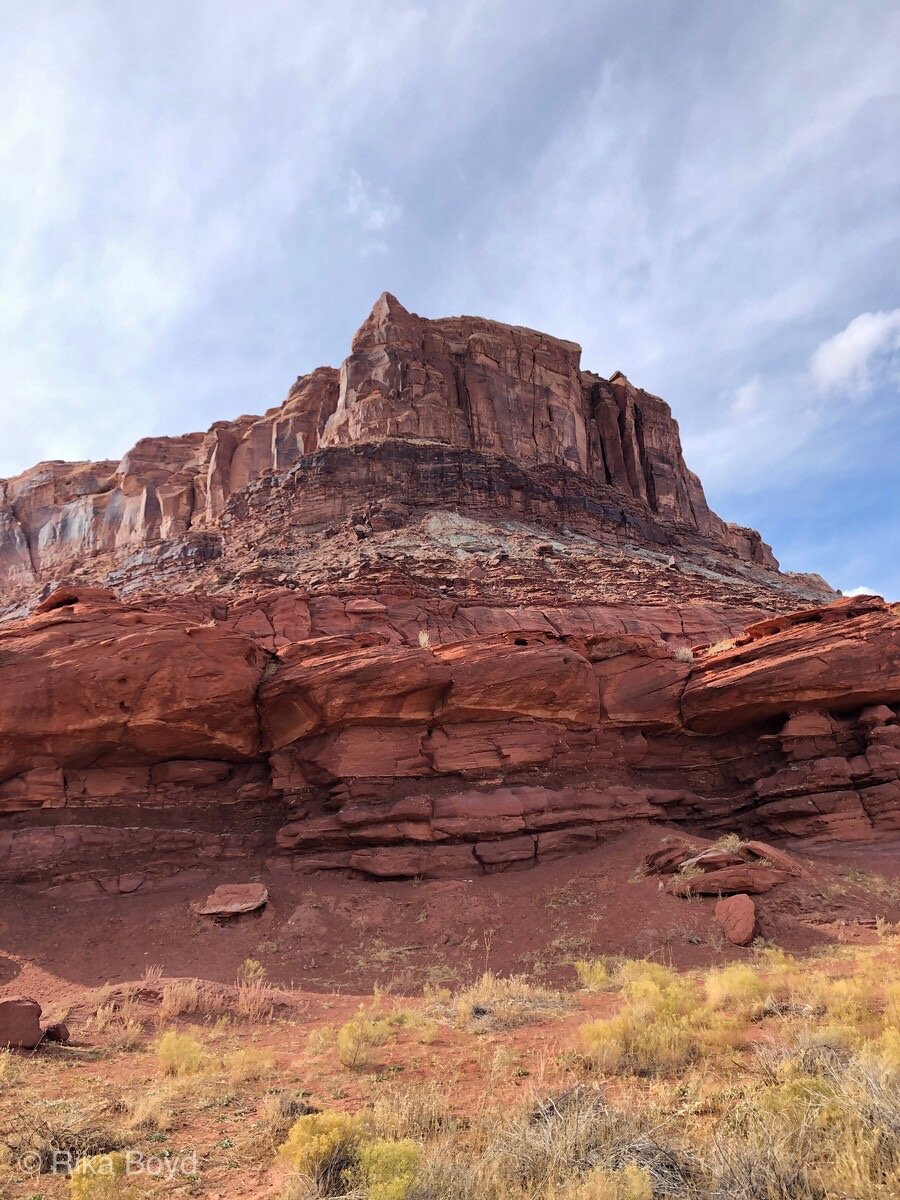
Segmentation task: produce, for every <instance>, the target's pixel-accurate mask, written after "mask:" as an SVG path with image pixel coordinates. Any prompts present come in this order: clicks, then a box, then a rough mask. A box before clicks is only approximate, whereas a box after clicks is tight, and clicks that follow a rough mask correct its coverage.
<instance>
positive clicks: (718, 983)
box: [704, 963, 769, 1013]
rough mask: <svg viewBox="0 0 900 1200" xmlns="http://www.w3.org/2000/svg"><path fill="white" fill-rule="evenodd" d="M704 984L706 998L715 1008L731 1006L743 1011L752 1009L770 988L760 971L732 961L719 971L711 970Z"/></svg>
mask: <svg viewBox="0 0 900 1200" xmlns="http://www.w3.org/2000/svg"><path fill="white" fill-rule="evenodd" d="M704 986H705V988H706V998H707V1000H708V1001H709V1003H710V1004H711V1005H712V1007H713V1008H730V1009H732V1010H733V1011H735V1012H742V1013H743V1012H749V1011H751V1010H752V1009H753V1008H754V1007H755V1006H756V1005H757V1004H758V1003H759V1002H760V1001H761V1000H762V999H763V998H764V997H765V996H766V995H767V994H768V990H769V985H768V983H767V982H766V980H765V979H764V977H763V976H762V975H761V974H760V973H759V971H755V970H754V969H753V967H751V966H748V965H747V964H745V963H732V964H731V965H730V966H727V967H722V968H721V969H720V970H718V971H710V973H709V974H708V975H707V976H706V979H705V980H704Z"/></svg>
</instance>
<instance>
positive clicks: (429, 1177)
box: [0, 929, 900, 1200]
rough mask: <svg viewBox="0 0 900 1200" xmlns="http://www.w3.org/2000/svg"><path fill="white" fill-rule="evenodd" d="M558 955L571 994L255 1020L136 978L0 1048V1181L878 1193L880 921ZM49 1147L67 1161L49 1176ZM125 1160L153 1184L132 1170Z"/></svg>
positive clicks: (599, 1194) (891, 999)
mask: <svg viewBox="0 0 900 1200" xmlns="http://www.w3.org/2000/svg"><path fill="white" fill-rule="evenodd" d="M573 967H574V970H573V988H572V990H571V991H569V992H568V993H565V992H559V991H550V990H548V989H546V988H543V987H541V986H539V985H537V984H535V983H531V982H529V980H528V979H527V978H525V977H523V976H516V977H512V978H509V979H504V978H501V977H498V976H495V975H492V974H486V975H484V976H482V977H481V978H480V979H477V980H476V981H475V982H474V983H472V984H471V985H470V986H468V987H466V988H463V989H462V990H461V991H459V992H458V993H456V994H453V993H450V992H448V991H445V990H437V991H436V990H435V989H434V988H429V989H426V994H425V995H424V996H422V997H409V996H406V997H402V998H401V997H395V996H392V995H391V994H390V992H381V993H378V994H376V995H375V996H373V997H371V998H369V999H363V1000H360V998H359V997H356V998H353V997H340V996H322V997H319V998H318V1000H316V999H315V998H313V997H311V996H310V995H304V997H303V998H302V1000H301V1001H300V1002H298V1005H297V1008H296V1011H294V1012H288V1013H287V1015H278V1016H274V1015H273V1013H272V1010H271V1008H269V1009H268V1010H267V1009H266V1008H265V1006H264V1008H263V1010H262V1011H263V1012H264V1013H265V1014H266V1015H264V1016H262V1017H261V1018H260V1019H259V1020H258V1021H257V1022H256V1023H254V1022H253V1021H251V1020H248V1018H247V1016H246V1015H245V1013H243V1012H242V1011H239V1006H238V1002H237V997H236V993H235V992H234V990H232V991H231V992H230V993H229V995H230V996H231V998H232V1003H233V1004H234V1007H235V1011H234V1012H233V1013H232V1014H231V1015H228V1014H227V1013H224V1012H223V1011H222V1005H221V1004H219V1003H216V1002H214V1001H215V998H214V997H212V1000H210V1002H209V1003H206V1004H200V1003H199V1002H198V1003H196V1004H195V1003H194V1002H193V1001H192V1000H191V997H192V996H194V995H195V994H200V993H202V992H203V989H193V988H191V987H189V986H186V985H183V984H181V983H179V984H177V985H174V986H173V985H169V984H166V983H165V982H164V981H162V980H161V979H158V978H157V979H156V980H154V981H152V982H153V983H154V984H155V990H154V988H151V987H149V986H148V985H147V983H146V981H145V982H144V984H143V985H141V984H138V985H135V991H134V994H129V995H125V996H123V995H121V994H119V992H118V991H117V992H116V993H115V994H114V995H107V994H100V995H98V996H97V1003H96V1005H95V1011H94V1012H93V1013H92V1014H90V1015H89V1016H88V1017H86V1018H85V1019H84V1020H83V1023H82V1025H81V1027H80V1028H78V1032H77V1036H76V1039H75V1042H74V1043H73V1045H72V1046H69V1047H65V1046H57V1047H50V1048H46V1049H45V1050H43V1051H42V1052H40V1053H38V1054H37V1055H35V1056H31V1057H24V1056H16V1055H13V1054H9V1053H7V1054H2V1055H0V1145H2V1147H3V1161H2V1163H0V1194H2V1195H3V1196H4V1197H7V1196H8V1197H9V1198H10V1200H16V1198H17V1197H21V1198H22V1200H26V1198H28V1197H41V1200H72V1198H75V1197H77V1198H78V1200H101V1198H103V1200H128V1198H129V1197H132V1196H141V1197H149V1198H152V1197H154V1196H157V1195H158V1196H160V1197H162V1196H167V1197H168V1196H179V1197H186V1198H187V1197H195V1196H196V1197H202V1196H204V1195H210V1194H217V1195H219V1196H220V1197H223V1198H227V1197H231V1196H234V1197H243V1196H253V1197H254V1198H256V1197H260V1198H261V1197H266V1198H267V1200H268V1198H271V1200H327V1198H328V1197H336V1198H339V1197H344V1198H345V1200H663V1198H668V1197H682V1198H684V1200H895V1197H896V1196H897V1195H898V1194H900V983H898V982H897V980H898V977H900V940H898V938H897V936H896V931H895V930H893V929H887V930H882V935H881V940H880V941H879V942H878V943H877V944H874V945H872V946H869V947H856V948H852V949H851V948H830V949H829V950H827V951H823V952H822V953H821V954H820V955H816V956H809V957H806V958H803V959H800V958H796V957H793V956H791V955H789V954H786V953H784V952H783V951H781V950H778V949H775V948H771V947H762V948H761V949H758V950H756V951H751V952H748V954H747V955H746V957H745V958H744V959H743V960H742V961H740V962H736V963H731V964H725V965H722V966H719V967H717V968H714V969H709V970H705V971H695V972H677V971H675V970H672V969H671V968H669V967H667V966H666V965H665V964H662V963H659V962H655V961H648V960H630V959H613V958H608V959H602V960H600V959H597V960H579V961H578V962H577V963H575V964H573ZM245 974H246V972H245ZM256 982H257V983H259V982H261V980H256ZM210 986H211V985H208V984H207V985H204V987H205V988H207V989H208V988H209V987H210ZM151 995H152V996H155V1000H152V1001H151V1000H148V996H151ZM142 996H143V999H141V997H142ZM205 1010H208V1011H205ZM280 1011H281V1010H279V1014H280ZM173 1014H175V1015H173ZM124 1031H127V1036H124ZM61 1149H63V1150H66V1151H67V1152H70V1153H71V1154H72V1155H73V1162H74V1161H80V1160H84V1165H82V1166H81V1167H79V1168H78V1170H77V1171H75V1172H73V1173H71V1174H66V1173H54V1172H53V1170H52V1169H51V1164H52V1162H53V1154H54V1152H56V1151H59V1150H61ZM128 1151H137V1152H138V1154H140V1155H143V1156H144V1158H145V1160H146V1161H148V1162H153V1161H158V1162H160V1163H162V1164H163V1165H165V1164H170V1166H171V1167H172V1169H173V1173H172V1174H171V1175H168V1176H167V1174H166V1172H165V1170H160V1171H159V1173H158V1174H156V1175H149V1174H147V1175H144V1176H141V1177H139V1178H137V1179H136V1178H135V1177H133V1176H131V1175H129V1174H128V1172H127V1171H125V1170H124V1169H123V1163H124V1162H125V1159H124V1157H123V1155H124V1154H125V1153H127V1152H128ZM189 1151H190V1152H191V1153H193V1154H194V1155H195V1157H193V1158H191V1159H190V1164H189V1170H188V1169H187V1168H185V1169H182V1168H181V1167H180V1166H179V1164H180V1163H181V1161H182V1156H184V1155H185V1154H186V1153H187V1152H189ZM154 1156H155V1158H154ZM107 1160H108V1164H107ZM185 1161H187V1160H185ZM23 1163H31V1164H36V1166H35V1167H34V1169H33V1170H31V1171H28V1172H26V1171H23V1169H22V1164H23ZM107 1165H108V1170H107V1169H105V1168H106V1166H107ZM101 1167H103V1168H104V1169H102V1170H101V1169H100V1168H101Z"/></svg>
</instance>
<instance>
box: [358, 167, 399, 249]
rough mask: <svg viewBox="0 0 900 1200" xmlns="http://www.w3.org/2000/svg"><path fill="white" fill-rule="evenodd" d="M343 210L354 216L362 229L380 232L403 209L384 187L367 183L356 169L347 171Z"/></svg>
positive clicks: (397, 216)
mask: <svg viewBox="0 0 900 1200" xmlns="http://www.w3.org/2000/svg"><path fill="white" fill-rule="evenodd" d="M347 176H348V183H347V197H346V201H345V204H344V208H345V211H346V212H347V213H348V214H349V215H350V216H351V217H355V218H356V220H357V221H358V222H359V224H360V225H361V226H362V228H363V229H364V230H366V231H367V232H369V233H381V232H382V231H383V230H385V229H389V228H390V226H391V225H395V224H396V223H397V222H398V221H399V220H400V216H401V213H402V212H403V209H402V208H401V206H400V205H399V204H397V203H396V201H395V200H394V198H393V197H392V196H391V193H390V190H389V189H388V188H386V187H376V186H374V185H373V184H371V183H368V182H367V181H366V180H364V179H363V177H362V176H361V175H360V174H359V172H358V171H353V170H351V171H348V173H347Z"/></svg>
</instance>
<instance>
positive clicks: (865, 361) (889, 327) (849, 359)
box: [809, 308, 900, 394]
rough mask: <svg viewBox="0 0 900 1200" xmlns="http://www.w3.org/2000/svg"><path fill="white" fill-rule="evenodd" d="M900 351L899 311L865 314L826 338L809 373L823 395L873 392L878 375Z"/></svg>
mask: <svg viewBox="0 0 900 1200" xmlns="http://www.w3.org/2000/svg"><path fill="white" fill-rule="evenodd" d="M897 351H900V308H895V309H893V310H892V311H891V312H865V313H860V315H859V316H858V317H854V318H853V320H852V321H851V322H850V323H849V325H847V327H846V328H845V329H842V330H841V332H840V333H836V334H835V335H834V337H830V338H827V339H826V340H825V341H824V342H822V344H821V345H820V346H819V347H818V348H817V349H816V351H815V353H814V354H813V356H812V358H811V359H810V364H809V365H810V372H811V374H812V377H813V380H814V382H815V384H816V386H817V387H818V388H819V389H820V390H821V391H823V392H833V391H838V390H842V391H845V392H851V393H856V394H863V393H865V392H869V391H871V390H872V387H873V385H874V380H875V377H876V376H877V374H878V372H879V371H880V370H882V369H885V368H886V367H887V366H888V362H889V360H890V358H891V357H892V356H893V355H894V354H896V353H897Z"/></svg>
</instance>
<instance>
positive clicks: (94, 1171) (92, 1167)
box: [69, 1151, 127, 1200]
mask: <svg viewBox="0 0 900 1200" xmlns="http://www.w3.org/2000/svg"><path fill="white" fill-rule="evenodd" d="M126 1165H127V1164H126V1159H125V1155H124V1153H122V1152H121V1151H114V1152H113V1153H111V1154H97V1155H94V1156H92V1157H90V1158H81V1159H79V1160H78V1162H77V1163H76V1164H75V1167H74V1168H73V1170H72V1174H71V1175H70V1176H69V1195H70V1196H71V1197H72V1200H107V1198H109V1200H113V1198H115V1197H117V1196H119V1195H121V1191H122V1181H123V1180H124V1178H125V1171H126Z"/></svg>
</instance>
